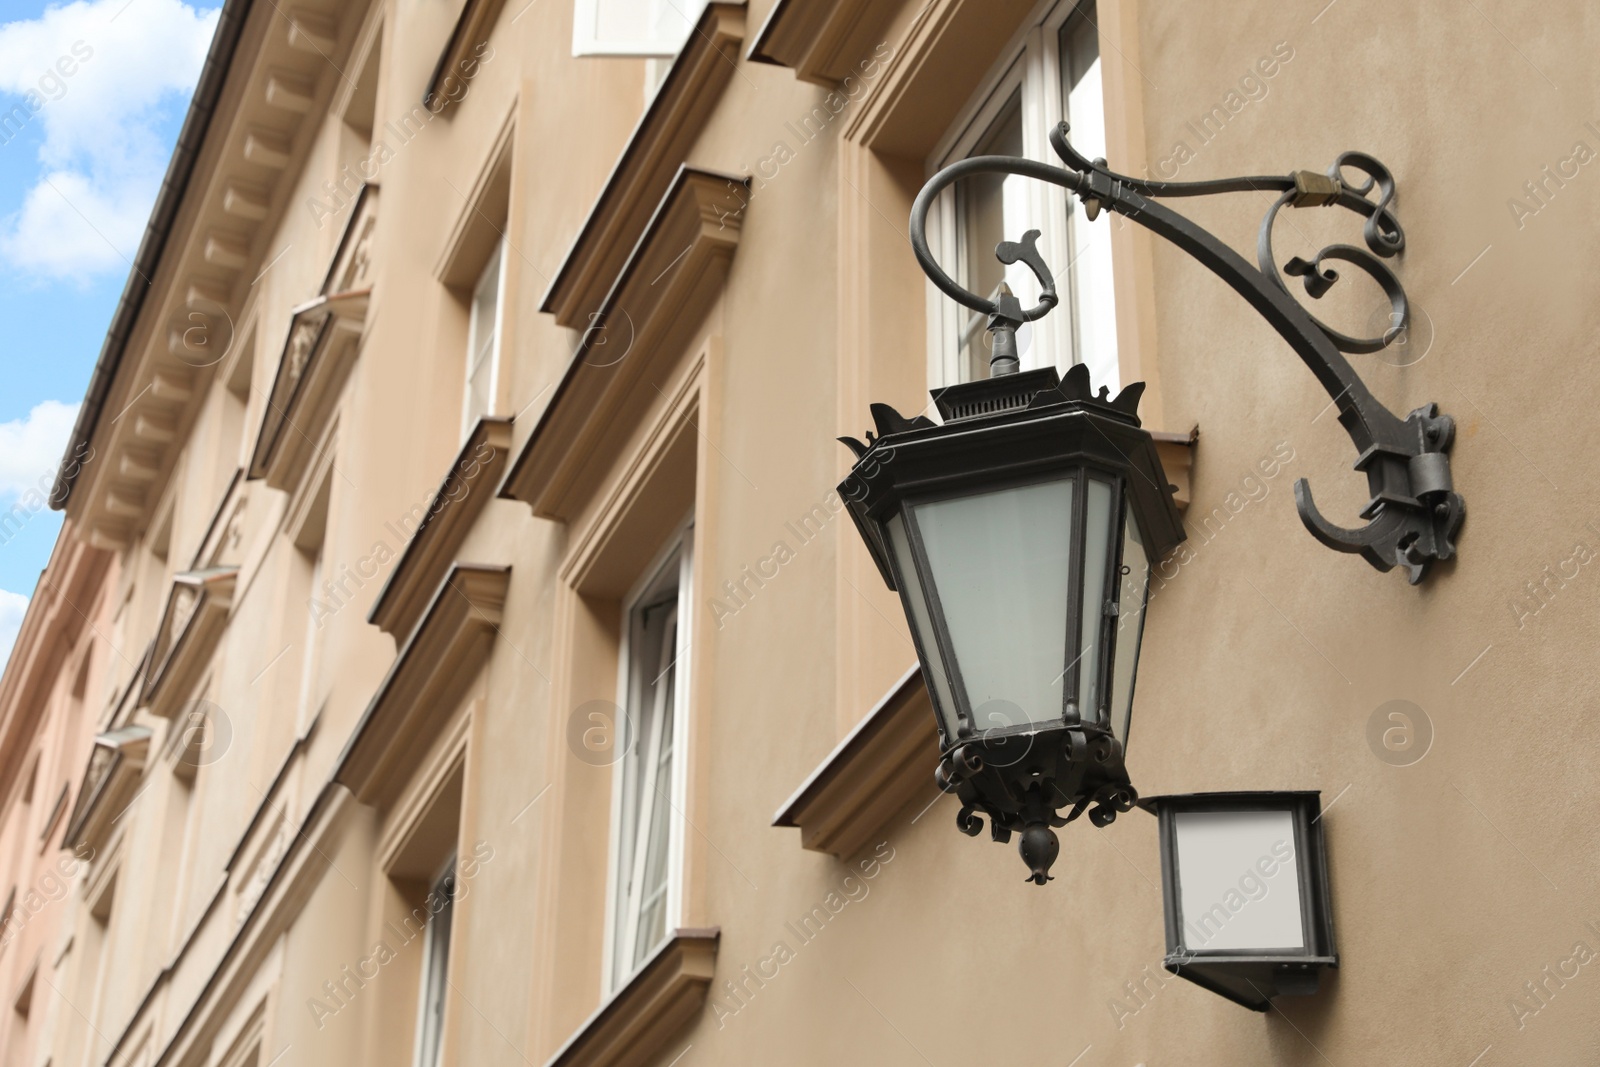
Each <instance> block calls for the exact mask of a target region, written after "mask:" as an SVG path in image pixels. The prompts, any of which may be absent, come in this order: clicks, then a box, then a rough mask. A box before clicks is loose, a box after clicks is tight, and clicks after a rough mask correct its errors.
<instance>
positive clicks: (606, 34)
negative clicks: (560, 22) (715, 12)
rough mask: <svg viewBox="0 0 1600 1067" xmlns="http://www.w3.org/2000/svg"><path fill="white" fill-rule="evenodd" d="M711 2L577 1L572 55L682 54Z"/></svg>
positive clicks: (693, 0) (703, 0) (655, 0)
mask: <svg viewBox="0 0 1600 1067" xmlns="http://www.w3.org/2000/svg"><path fill="white" fill-rule="evenodd" d="M706 2H707V0H575V3H574V10H573V20H572V54H573V55H575V56H655V57H661V58H664V57H669V56H675V55H677V54H678V49H680V48H682V47H683V42H684V41H686V40H688V39H689V33H690V31H692V30H693V29H694V24H695V23H696V22H697V21H699V18H700V12H702V11H704V10H705V6H706Z"/></svg>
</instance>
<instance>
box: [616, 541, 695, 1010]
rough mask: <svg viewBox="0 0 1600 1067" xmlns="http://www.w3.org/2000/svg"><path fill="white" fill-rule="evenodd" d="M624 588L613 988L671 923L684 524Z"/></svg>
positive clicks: (677, 857) (683, 701) (684, 687)
mask: <svg viewBox="0 0 1600 1067" xmlns="http://www.w3.org/2000/svg"><path fill="white" fill-rule="evenodd" d="M650 573H651V576H650V578H649V579H648V580H647V581H646V582H645V583H644V585H643V587H642V588H641V589H640V590H639V591H638V592H637V593H636V594H635V595H634V596H633V597H631V598H630V601H629V603H630V607H629V608H628V611H627V616H626V618H627V632H626V634H625V635H624V644H623V651H622V657H621V658H622V669H621V672H620V674H621V679H620V682H621V687H622V695H623V699H622V704H623V708H624V712H625V716H626V720H625V725H624V727H623V729H624V730H625V731H626V734H625V736H624V737H623V738H622V739H621V740H622V741H623V743H624V745H625V746H626V748H625V751H624V754H623V757H622V760H621V761H620V764H619V772H618V774H617V775H616V777H615V782H614V788H615V794H614V798H615V800H614V805H613V807H614V810H615V829H614V832H613V835H612V840H613V842H614V849H613V853H612V864H611V866H612V872H613V873H612V894H611V897H612V908H611V915H612V921H611V929H610V942H611V953H610V959H609V961H608V969H607V973H608V983H607V984H608V987H609V988H610V989H613V990H614V989H616V988H617V987H618V986H620V985H622V984H623V982H624V981H626V979H627V978H628V977H629V976H630V975H631V974H633V972H634V971H635V970H637V969H638V967H639V965H640V964H642V963H643V962H644V961H645V960H646V959H648V958H649V956H650V953H651V952H653V951H654V950H655V949H656V948H657V947H658V946H659V945H660V944H661V942H662V940H663V939H664V938H665V937H666V936H667V935H668V934H669V933H670V932H671V930H672V928H673V926H674V925H675V921H676V918H677V914H678V908H679V903H678V897H679V895H680V893H681V886H680V885H679V881H678V872H679V870H680V869H681V866H682V863H681V856H682V851H683V832H682V827H681V826H680V823H681V821H682V820H681V818H680V817H679V816H680V813H681V812H682V811H683V797H682V791H683V788H684V783H683V758H682V752H683V742H684V738H685V737H686V735H687V730H686V715H685V712H686V706H687V700H688V682H687V678H688V669H687V668H688V661H687V659H686V658H685V653H686V652H687V651H688V644H687V637H686V635H687V633H688V618H689V611H688V607H689V591H690V583H689V548H688V534H687V532H685V533H681V534H679V535H678V536H676V537H675V538H674V539H673V544H672V547H671V548H670V549H669V551H668V552H667V554H666V558H665V559H664V561H662V562H660V563H659V564H658V565H657V566H656V567H655V568H654V569H653V570H652V571H651V572H650Z"/></svg>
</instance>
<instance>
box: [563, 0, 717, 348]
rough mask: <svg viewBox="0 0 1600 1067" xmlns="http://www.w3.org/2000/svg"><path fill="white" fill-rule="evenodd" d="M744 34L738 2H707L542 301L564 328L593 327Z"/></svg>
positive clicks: (695, 137) (668, 186)
mask: <svg viewBox="0 0 1600 1067" xmlns="http://www.w3.org/2000/svg"><path fill="white" fill-rule="evenodd" d="M744 30H745V11H744V5H743V3H723V2H718V3H712V4H708V5H707V6H706V9H705V11H704V12H703V13H702V14H701V16H700V21H699V23H698V24H697V25H696V27H695V29H694V31H693V32H692V33H690V34H689V39H688V41H687V43H685V45H684V46H683V50H682V51H680V52H679V53H678V58H677V59H676V60H674V61H673V64H672V69H671V70H670V71H668V73H667V78H666V81H664V82H663V83H662V85H661V88H660V90H658V91H657V93H656V95H655V98H654V99H652V100H651V101H650V106H649V107H648V108H647V109H646V110H645V113H644V117H643V118H642V119H640V120H639V125H638V126H637V127H636V128H635V129H634V131H633V135H632V136H631V137H630V138H629V139H628V144H627V146H626V147H625V148H623V150H622V155H621V157H620V158H619V159H618V160H617V164H616V166H615V167H614V168H613V169H612V171H611V176H610V177H609V178H607V179H606V184H605V186H604V188H602V189H601V191H600V197H599V199H598V200H596V201H595V205H594V208H593V210H591V211H590V212H589V217H588V218H587V219H586V220H585V221H584V224H583V227H582V228H581V229H580V230H579V231H578V236H577V238H576V239H575V240H574V241H573V243H572V248H571V249H570V250H569V251H568V252H567V255H566V258H565V259H564V260H563V261H562V264H561V267H560V269H559V270H557V272H556V276H555V280H554V281H552V282H551V283H550V288H549V290H548V291H547V292H546V293H545V295H544V297H543V299H541V300H540V302H539V310H541V311H547V312H550V313H551V314H553V315H554V316H555V317H556V321H557V322H558V323H560V324H561V325H562V326H568V327H573V328H576V329H588V328H589V327H590V326H591V325H592V322H591V318H590V316H591V315H593V314H594V313H595V312H597V311H599V310H600V308H601V305H602V303H603V302H604V300H605V299H606V297H607V294H608V292H610V291H611V290H612V289H613V287H614V283H615V280H616V279H617V278H618V276H619V274H621V273H622V271H623V270H624V269H625V264H626V263H627V262H628V259H629V250H630V249H633V248H634V247H635V245H636V244H638V242H639V240H640V238H641V237H642V236H643V235H644V234H646V233H647V232H648V230H649V227H650V225H651V221H652V214H651V213H652V212H653V211H655V210H656V204H657V203H658V202H659V201H660V200H661V198H662V197H663V196H664V195H665V194H666V193H667V192H668V190H669V189H671V188H672V186H673V185H674V183H675V182H677V181H678V179H679V177H680V176H681V173H682V171H681V168H682V165H683V161H684V160H685V158H687V156H688V153H689V150H690V148H692V147H693V146H694V143H695V141H697V140H698V139H699V137H700V133H701V131H702V130H704V128H705V125H706V123H707V122H708V121H710V118H711V115H712V113H713V112H714V111H715V110H716V106H717V102H718V101H719V100H720V99H721V97H722V92H723V90H724V89H725V88H726V87H727V85H728V82H730V81H731V80H732V79H733V74H734V71H735V69H736V67H737V64H738V62H739V46H740V45H741V44H743V43H744Z"/></svg>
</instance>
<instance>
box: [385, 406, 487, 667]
mask: <svg viewBox="0 0 1600 1067" xmlns="http://www.w3.org/2000/svg"><path fill="white" fill-rule="evenodd" d="M510 455H511V419H509V418H495V417H488V418H483V419H480V420H478V425H477V426H476V427H474V428H473V430H472V433H471V434H470V435H468V437H467V441H466V443H465V444H463V445H462V446H461V452H460V454H459V455H457V456H456V458H455V462H453V463H451V464H450V469H449V470H448V471H446V472H445V476H444V481H443V482H441V483H440V485H439V489H438V491H437V492H435V493H434V495H433V497H432V498H431V499H430V500H429V501H428V503H427V505H426V511H425V512H424V514H423V516H422V519H421V521H420V522H419V523H418V524H417V528H416V530H415V532H413V533H412V535H411V539H410V540H409V541H408V542H406V547H405V550H404V551H402V552H401V553H400V560H399V562H397V563H396V564H395V565H394V570H393V571H392V572H391V573H390V575H389V580H388V581H386V582H384V584H383V589H382V590H380V591H379V593H378V599H377V602H376V603H374V604H373V605H372V611H371V612H370V613H368V615H367V621H368V622H370V623H372V624H374V625H375V626H377V627H378V629H380V630H382V631H383V632H384V633H386V634H389V635H390V636H392V637H393V638H394V639H395V641H397V642H398V643H400V644H402V645H403V644H405V643H406V641H408V640H409V639H410V637H411V634H412V632H413V631H414V630H415V629H416V626H417V620H418V619H420V618H421V617H422V612H423V610H424V609H425V608H427V606H428V599H429V598H430V597H431V596H433V594H434V593H435V592H436V591H437V590H438V588H439V582H440V581H441V580H442V579H443V578H444V575H445V571H446V570H447V569H448V568H449V566H450V563H451V561H452V560H453V559H454V558H455V554H456V550H457V549H459V548H460V547H461V542H462V541H463V540H464V539H465V538H466V536H467V531H468V530H470V529H471V528H472V523H473V521H474V520H476V519H477V517H478V513H479V512H481V511H482V510H483V507H484V505H485V504H487V503H488V502H489V498H490V497H491V496H493V495H494V490H495V488H496V487H497V486H498V485H499V484H500V476H501V475H502V474H503V473H504V471H505V469H506V462H507V460H508V459H509V458H510Z"/></svg>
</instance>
